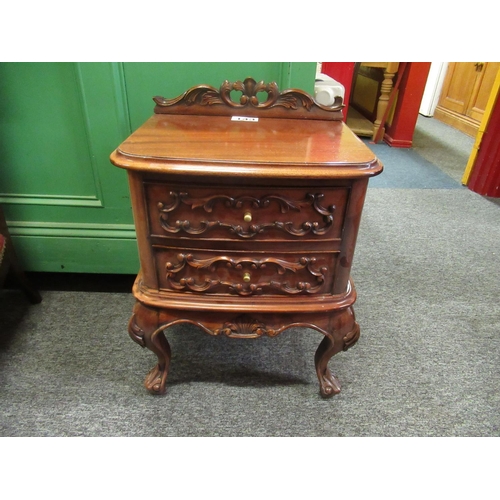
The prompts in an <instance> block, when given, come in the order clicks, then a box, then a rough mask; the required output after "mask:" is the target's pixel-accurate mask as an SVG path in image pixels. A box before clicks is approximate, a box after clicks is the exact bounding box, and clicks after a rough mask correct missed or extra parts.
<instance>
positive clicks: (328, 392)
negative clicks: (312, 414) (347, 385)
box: [319, 368, 340, 398]
mask: <svg viewBox="0 0 500 500" xmlns="http://www.w3.org/2000/svg"><path fill="white" fill-rule="evenodd" d="M319 391H320V394H321V396H323V397H324V398H330V397H332V396H334V395H335V394H338V393H339V392H340V382H339V381H338V380H337V378H335V377H334V376H333V375H332V373H331V372H330V370H329V369H328V368H327V369H326V370H325V372H324V373H323V374H322V375H321V377H319Z"/></svg>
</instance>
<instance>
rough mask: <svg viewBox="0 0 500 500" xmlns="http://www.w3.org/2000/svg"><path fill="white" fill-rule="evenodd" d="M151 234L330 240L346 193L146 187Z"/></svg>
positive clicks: (337, 232)
mask: <svg viewBox="0 0 500 500" xmlns="http://www.w3.org/2000/svg"><path fill="white" fill-rule="evenodd" d="M145 191H146V199H147V203H148V211H149V218H150V220H149V224H150V231H151V234H152V235H155V236H166V237H173V236H176V237H183V238H186V237H188V238H197V239H232V240H240V241H252V240H254V241H262V240H268V241H269V240H275V241H278V240H291V241H301V240H306V239H314V240H334V239H339V238H340V237H341V233H342V225H343V220H344V213H345V207H346V203H347V198H348V192H349V190H348V188H347V187H339V188H328V189H324V188H321V187H314V188H301V189H295V188H289V189H286V190H280V189H278V188H267V189H265V188H255V189H253V188H247V189H241V188H240V189H238V188H235V189H231V188H216V187H214V188H207V187H196V186H189V185H186V186H176V185H172V184H169V185H167V184H162V183H153V182H151V183H150V182H147V183H145Z"/></svg>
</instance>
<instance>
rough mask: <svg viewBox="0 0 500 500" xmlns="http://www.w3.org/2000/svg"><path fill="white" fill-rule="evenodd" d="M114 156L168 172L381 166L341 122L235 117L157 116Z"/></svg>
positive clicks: (371, 169)
mask: <svg viewBox="0 0 500 500" xmlns="http://www.w3.org/2000/svg"><path fill="white" fill-rule="evenodd" d="M111 161H112V163H113V164H114V165H116V166H118V167H122V168H126V169H132V170H143V171H156V172H163V173H172V172H174V171H178V170H179V169H182V168H183V167H182V166H184V168H185V169H186V170H187V171H191V170H193V169H194V170H195V171H196V170H197V168H200V169H201V168H202V165H203V168H204V169H205V172H206V169H207V167H208V168H211V169H213V171H214V172H218V171H219V173H221V174H223V173H224V172H225V173H228V174H238V175H248V174H249V172H250V171H251V170H252V169H253V170H255V169H257V170H261V172H260V174H261V175H264V176H265V175H271V171H273V170H274V175H280V174H282V175H285V176H287V175H293V170H294V169H300V171H301V175H302V176H303V175H305V174H306V175H307V174H309V175H311V176H313V177H316V176H318V177H320V176H322V177H324V176H327V177H348V176H351V177H352V176H354V177H359V176H372V175H376V174H378V173H380V171H381V170H382V165H381V164H380V163H379V161H378V160H377V158H376V156H375V154H374V153H373V152H372V151H371V150H370V149H369V148H368V147H366V146H365V144H363V142H362V141H361V140H360V139H359V138H358V137H357V136H355V135H354V133H353V132H351V130H350V129H349V128H348V127H347V126H346V125H345V124H344V123H343V122H341V121H326V120H325V121H323V120H305V119H282V118H259V119H258V121H235V120H234V119H232V118H231V117H230V116H191V115H153V116H152V117H151V118H150V119H149V120H147V121H146V123H145V124H144V125H142V126H141V127H140V128H139V129H137V130H136V131H135V132H134V133H133V134H132V135H130V136H129V137H128V139H126V140H125V141H124V142H123V143H122V144H121V145H120V146H119V147H118V149H117V150H116V151H115V152H113V154H112V155H111ZM197 166H198V167H197ZM285 166H286V167H287V168H286V172H285ZM304 168H307V169H308V172H307V173H306V172H304ZM177 173H178V172H177ZM192 173H195V172H192ZM198 173H200V172H198ZM254 174H255V175H259V173H258V172H254Z"/></svg>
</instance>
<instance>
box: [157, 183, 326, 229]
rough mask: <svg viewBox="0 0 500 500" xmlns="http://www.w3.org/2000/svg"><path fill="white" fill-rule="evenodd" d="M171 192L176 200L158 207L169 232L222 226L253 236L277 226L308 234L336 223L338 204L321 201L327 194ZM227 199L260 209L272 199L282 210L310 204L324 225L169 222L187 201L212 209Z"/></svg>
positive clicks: (233, 204) (228, 202) (194, 206)
mask: <svg viewBox="0 0 500 500" xmlns="http://www.w3.org/2000/svg"><path fill="white" fill-rule="evenodd" d="M170 196H171V197H172V198H174V201H173V202H172V203H170V204H168V205H167V204H165V203H163V202H159V203H158V210H159V212H160V225H161V227H162V228H163V229H164V230H165V231H166V232H168V233H179V232H186V233H188V234H191V235H200V234H203V233H205V232H206V231H209V230H210V229H213V228H217V227H221V228H225V229H227V230H228V231H229V232H231V233H232V234H235V235H237V236H239V237H241V238H246V239H248V238H253V237H254V236H256V235H258V234H262V233H263V232H264V231H266V230H268V229H277V230H280V231H284V232H287V233H288V234H291V235H293V236H305V235H307V234H308V233H312V234H315V235H323V234H325V233H326V232H327V231H328V230H329V229H330V228H331V227H332V225H333V213H334V211H335V205H331V206H329V207H328V208H325V207H323V206H322V205H321V200H322V199H323V198H324V195H323V194H321V193H320V194H307V195H306V197H305V199H304V200H300V201H295V200H287V199H285V198H284V197H282V196H275V195H267V196H264V197H262V198H255V197H252V196H240V197H237V198H233V197H231V196H227V195H215V196H210V197H207V198H191V197H190V196H189V194H188V193H182V192H181V193H177V192H175V191H171V192H170ZM220 202H222V203H224V205H225V206H226V207H227V208H233V209H240V208H241V207H242V206H243V204H244V203H248V204H250V205H251V206H252V207H253V208H256V209H261V208H266V207H268V206H269V205H270V203H271V202H275V203H278V205H279V207H280V211H281V213H283V214H285V213H287V212H289V211H290V210H293V211H296V212H300V211H301V209H302V208H304V207H307V206H310V207H312V208H313V209H314V211H315V212H317V213H318V215H321V216H322V218H323V225H321V224H320V223H319V222H317V221H314V222H313V221H304V222H303V223H302V224H301V225H300V226H298V227H297V226H296V225H294V223H293V222H292V221H285V222H281V221H272V222H264V223H261V224H249V225H248V227H246V228H245V227H243V226H242V225H240V224H228V223H224V222H222V221H219V220H201V221H197V222H196V223H194V224H192V223H191V221H189V220H179V219H178V220H176V221H175V222H174V223H173V224H171V223H170V222H169V217H170V214H171V213H173V212H174V211H175V209H177V208H178V207H179V205H180V204H181V203H182V204H185V205H187V206H189V207H191V209H193V210H194V209H197V208H203V210H204V211H205V212H207V213H211V212H212V210H213V208H214V205H215V204H216V203H220Z"/></svg>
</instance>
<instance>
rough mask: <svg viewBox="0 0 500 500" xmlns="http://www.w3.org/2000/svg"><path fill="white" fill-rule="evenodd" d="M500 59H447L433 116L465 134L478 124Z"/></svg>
mask: <svg viewBox="0 0 500 500" xmlns="http://www.w3.org/2000/svg"><path fill="white" fill-rule="evenodd" d="M499 67H500V63H497V62H485V63H473V62H460V63H450V64H449V65H448V71H447V73H446V77H445V80H444V83H443V89H442V92H441V97H440V99H439V104H438V106H437V107H436V112H435V114H434V117H435V118H436V119H438V120H440V121H442V122H444V123H447V124H448V125H451V126H452V127H455V128H457V129H458V130H461V131H462V132H465V133H466V134H468V135H471V136H475V135H476V134H477V131H478V128H479V124H480V123H481V119H482V117H483V115H484V110H485V108H486V104H487V102H488V98H489V95H490V92H491V89H492V86H493V82H494V80H495V76H496V73H497V71H498V68H499Z"/></svg>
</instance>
